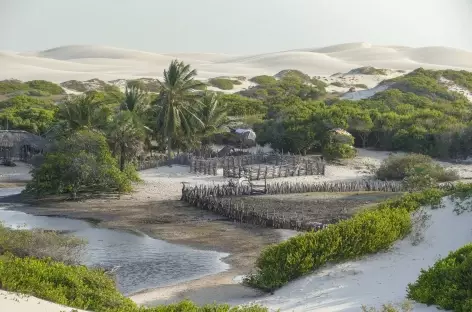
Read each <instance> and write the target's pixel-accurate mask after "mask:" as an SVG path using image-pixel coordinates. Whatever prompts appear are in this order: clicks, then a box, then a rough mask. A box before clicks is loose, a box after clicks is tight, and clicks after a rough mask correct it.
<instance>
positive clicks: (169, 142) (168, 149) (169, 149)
mask: <svg viewBox="0 0 472 312" xmlns="http://www.w3.org/2000/svg"><path fill="white" fill-rule="evenodd" d="M171 158H172V139H171V138H170V137H169V138H167V161H168V164H169V167H171V166H172V165H171V163H170V160H171Z"/></svg>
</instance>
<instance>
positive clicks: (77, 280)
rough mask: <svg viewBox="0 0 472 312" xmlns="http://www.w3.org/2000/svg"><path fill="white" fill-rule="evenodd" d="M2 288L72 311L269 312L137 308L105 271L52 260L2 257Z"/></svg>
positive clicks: (258, 311)
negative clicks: (57, 304)
mask: <svg viewBox="0 0 472 312" xmlns="http://www.w3.org/2000/svg"><path fill="white" fill-rule="evenodd" d="M0 286H1V288H2V289H5V290H8V291H14V292H20V293H24V294H28V295H33V296H36V297H38V298H42V299H45V300H49V301H52V302H55V303H59V304H63V305H67V306H70V307H73V308H78V309H86V310H88V311H95V312H210V311H218V312H266V311H267V309H266V308H262V307H259V306H248V307H240V308H239V307H234V308H231V307H229V306H228V305H216V304H214V305H207V306H204V307H198V306H196V305H195V304H193V303H192V302H190V301H183V302H181V303H178V304H173V305H168V306H158V307H155V308H146V307H138V306H137V305H136V304H135V303H134V302H133V301H132V300H131V299H129V298H126V297H124V296H123V295H121V294H120V293H119V292H118V290H117V289H116V287H115V283H114V281H113V280H112V279H111V278H110V277H109V276H108V275H106V274H105V273H104V272H103V271H102V270H98V269H88V268H86V267H85V266H70V265H65V264H63V263H61V262H55V261H52V260H48V259H45V260H38V259H34V258H17V257H14V256H12V255H6V256H4V257H1V258H0Z"/></svg>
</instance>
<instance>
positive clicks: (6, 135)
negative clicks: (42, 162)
mask: <svg viewBox="0 0 472 312" xmlns="http://www.w3.org/2000/svg"><path fill="white" fill-rule="evenodd" d="M45 144H46V140H45V139H44V138H42V137H40V136H38V135H35V134H32V133H29V132H27V131H24V130H0V147H3V148H5V147H20V146H23V145H29V146H31V147H33V148H43V147H44V145H45Z"/></svg>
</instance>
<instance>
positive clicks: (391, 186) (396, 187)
mask: <svg viewBox="0 0 472 312" xmlns="http://www.w3.org/2000/svg"><path fill="white" fill-rule="evenodd" d="M252 188H253V184H249V185H236V186H229V185H197V186H189V185H186V184H184V185H183V187H182V197H181V200H184V201H187V202H188V200H187V198H188V197H194V196H198V197H200V198H204V197H208V196H214V197H228V196H243V195H251V194H253V192H252ZM369 191H370V192H404V191H407V189H406V188H405V186H404V184H403V183H402V182H400V181H379V180H362V181H342V182H318V183H300V182H280V183H266V184H265V192H264V193H265V194H269V195H276V194H294V193H311V192H369Z"/></svg>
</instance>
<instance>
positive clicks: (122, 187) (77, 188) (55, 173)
mask: <svg viewBox="0 0 472 312" xmlns="http://www.w3.org/2000/svg"><path fill="white" fill-rule="evenodd" d="M32 176H33V177H32V180H31V181H30V182H28V184H27V186H26V189H25V191H24V192H25V193H26V194H31V195H34V196H36V197H43V196H47V195H59V194H69V196H70V197H71V198H77V197H78V196H79V195H80V194H81V193H94V192H127V191H130V190H131V180H130V177H128V176H127V175H126V173H123V172H120V170H119V169H118V164H117V162H116V159H114V158H113V157H112V156H111V153H110V149H109V147H108V144H107V142H106V139H105V137H104V136H103V135H102V134H100V133H98V132H95V131H91V130H81V131H78V132H75V133H73V134H71V135H70V136H67V137H66V138H63V139H61V140H59V141H58V142H57V144H56V145H55V146H54V148H52V150H51V151H50V152H48V153H46V156H45V158H44V162H43V163H42V164H41V166H40V167H38V168H35V169H33V171H32Z"/></svg>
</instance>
